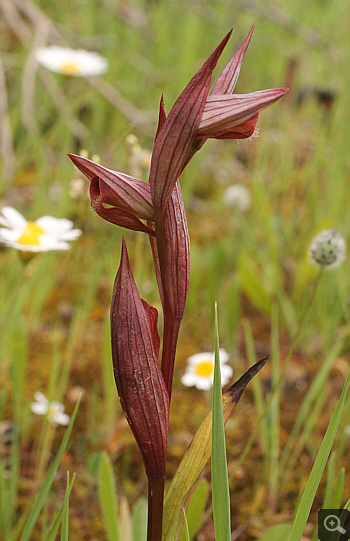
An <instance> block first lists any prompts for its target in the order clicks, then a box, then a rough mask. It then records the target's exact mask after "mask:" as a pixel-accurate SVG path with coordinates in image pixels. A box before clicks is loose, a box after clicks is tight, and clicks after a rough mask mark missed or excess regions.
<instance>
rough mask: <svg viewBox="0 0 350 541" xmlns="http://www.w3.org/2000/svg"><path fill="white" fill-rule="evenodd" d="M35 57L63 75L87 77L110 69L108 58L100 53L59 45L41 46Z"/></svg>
mask: <svg viewBox="0 0 350 541" xmlns="http://www.w3.org/2000/svg"><path fill="white" fill-rule="evenodd" d="M35 58H36V60H37V61H38V62H39V64H41V65H42V66H44V67H45V68H47V69H49V70H51V71H54V72H55V73H62V74H63V75H74V76H80V77H86V76H89V75H101V74H102V73H105V72H106V71H107V69H108V60H107V58H104V57H103V56H101V55H99V54H98V53H95V52H90V51H84V50H83V49H69V48H67V47H59V46H57V45H51V46H50V47H40V48H39V49H37V50H36V51H35Z"/></svg>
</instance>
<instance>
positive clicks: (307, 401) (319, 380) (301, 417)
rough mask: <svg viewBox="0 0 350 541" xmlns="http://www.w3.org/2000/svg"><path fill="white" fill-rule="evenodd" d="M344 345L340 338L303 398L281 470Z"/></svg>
mask: <svg viewBox="0 0 350 541" xmlns="http://www.w3.org/2000/svg"><path fill="white" fill-rule="evenodd" d="M343 346H344V341H343V340H340V341H339V342H337V343H336V344H335V345H334V347H333V348H332V349H331V351H330V352H329V354H328V356H327V357H326V359H325V362H324V364H323V366H322V367H321V369H320V370H319V371H318V372H317V375H316V376H315V378H314V380H313V382H312V384H311V386H310V389H309V391H308V393H307V395H306V397H305V398H304V400H303V403H302V405H301V407H300V409H299V412H298V416H297V418H296V421H295V423H294V425H293V428H292V431H291V433H290V436H289V439H288V442H287V445H286V446H285V448H284V451H283V453H282V457H281V464H280V467H281V471H283V470H284V468H285V467H286V464H287V463H288V461H289V457H290V455H291V452H292V450H293V447H294V444H295V442H296V440H297V439H298V437H299V434H300V431H301V429H302V427H303V425H304V424H305V423H306V422H307V420H308V418H309V414H310V411H311V408H312V406H313V404H314V402H315V401H317V398H318V397H319V396H320V395H323V394H324V386H325V384H326V381H327V378H328V374H329V372H330V371H331V369H332V366H333V363H334V361H335V359H336V358H337V356H338V355H339V353H340V352H341V351H342V349H343Z"/></svg>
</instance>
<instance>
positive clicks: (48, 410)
mask: <svg viewBox="0 0 350 541" xmlns="http://www.w3.org/2000/svg"><path fill="white" fill-rule="evenodd" d="M34 398H35V402H32V403H31V405H30V409H31V410H32V412H33V413H35V415H47V419H48V421H49V422H50V423H51V424H52V425H53V426H58V425H68V423H69V421H70V417H69V415H67V414H66V413H64V405H63V404H60V403H59V402H55V401H54V402H49V401H48V399H47V398H46V396H45V395H44V394H43V393H40V392H36V393H35V394H34Z"/></svg>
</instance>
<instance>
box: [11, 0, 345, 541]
mask: <svg viewBox="0 0 350 541" xmlns="http://www.w3.org/2000/svg"><path fill="white" fill-rule="evenodd" d="M9 6H12V9H10V10H9ZM29 8H38V9H34V11H33V9H32V10H30V9H29ZM0 12H1V19H0V30H1V32H0V46H1V57H2V64H3V70H4V74H5V79H6V80H5V83H6V90H7V99H8V118H9V121H10V125H11V132H12V136H9V137H8V139H7V143H8V144H9V149H10V150H9V151H7V152H6V153H5V155H3V156H1V157H0V159H1V166H2V184H1V188H0V197H1V204H2V205H11V206H13V207H15V208H17V209H18V210H19V211H20V212H22V213H23V215H25V217H26V218H27V219H28V220H29V219H31V220H35V219H36V218H38V217H39V216H42V215H46V214H48V215H52V216H55V217H62V218H63V217H64V218H70V219H72V220H74V224H75V227H79V228H81V229H82V231H83V235H82V236H81V238H80V239H79V240H78V241H77V242H75V243H72V248H71V250H70V251H69V252H67V253H63V252H62V253H59V252H56V253H46V254H41V255H38V256H37V257H35V258H34V259H32V260H31V261H29V262H23V261H22V260H21V259H20V257H19V254H18V253H17V252H16V251H15V250H13V249H9V248H5V247H1V249H0V250H1V251H0V276H1V289H0V295H1V299H0V307H1V325H0V335H1V338H0V348H1V360H0V362H1V364H0V388H1V390H0V420H1V421H2V424H1V425H0V426H1V427H2V432H1V435H2V437H1V440H0V457H1V469H0V476H1V478H0V502H1V506H2V510H3V511H4V512H3V513H2V514H1V512H0V515H1V516H2V517H5V516H6V517H8V518H2V519H0V526H1V529H0V539H1V535H3V539H6V541H8V539H9V537H6V535H7V536H8V535H9V532H10V531H11V532H14V531H15V528H14V527H13V525H16V524H18V519H19V517H23V516H25V515H26V513H27V512H29V511H28V510H29V509H30V508H31V505H32V501H33V494H35V493H36V491H37V490H38V487H39V486H40V482H41V479H42V476H43V474H44V472H45V471H46V470H47V468H48V464H49V463H51V461H52V459H53V458H54V456H55V452H57V449H58V447H59V444H60V441H61V439H62V437H63V433H64V431H63V429H62V428H59V429H57V430H56V431H54V430H53V429H52V428H51V427H49V426H48V425H47V422H46V420H45V419H42V418H39V417H35V416H34V415H33V414H32V413H31V411H30V408H29V404H30V403H31V402H32V401H33V394H34V392H35V391H38V390H41V391H42V392H44V393H45V394H46V395H47V396H48V397H49V399H50V400H58V401H62V402H63V403H64V404H65V406H66V411H67V412H68V413H69V414H71V413H72V411H73V409H74V405H75V402H76V396H77V393H78V392H79V390H83V393H84V394H83V397H82V402H81V405H80V409H79V412H78V415H77V418H76V422H75V424H74V428H73V432H72V436H71V439H70V443H69V446H68V447H67V449H66V451H65V453H64V455H63V459H62V461H61V464H60V467H59V470H58V474H57V476H56V479H55V482H54V485H53V489H52V491H51V492H50V494H49V496H48V498H47V500H46V503H45V506H44V510H43V513H42V514H41V515H40V517H39V520H38V523H37V525H36V526H35V529H34V533H33V537H32V538H31V539H33V540H35V541H36V540H37V539H41V538H42V539H44V538H45V536H44V535H46V534H45V532H47V531H48V526H47V525H48V524H49V522H50V520H51V518H52V516H53V515H54V513H55V509H58V508H59V507H60V505H61V504H62V502H63V500H64V497H65V492H66V473H65V472H66V470H70V471H71V472H72V473H73V472H76V473H77V476H76V480H75V483H74V486H73V488H72V491H71V494H70V524H69V528H70V532H71V538H72V539H77V540H80V539H81V540H85V539H86V540H89V541H91V540H93V539H94V538H95V539H99V540H100V541H103V539H107V537H104V536H105V535H106V534H105V529H104V526H103V520H102V514H101V510H100V507H99V504H98V488H97V487H98V481H97V480H98V478H99V475H100V476H101V473H100V474H99V472H101V464H100V462H101V455H100V453H101V452H102V451H107V453H108V454H109V456H110V459H111V461H112V463H113V466H114V471H115V474H116V480H117V481H116V482H117V490H118V493H119V494H120V495H121V494H125V495H126V496H127V498H128V501H129V504H130V505H131V506H133V505H134V504H135V502H136V501H137V500H138V499H139V498H140V496H142V495H145V490H146V483H145V476H144V474H143V471H142V465H141V461H140V457H139V454H138V451H137V449H136V446H135V444H134V443H133V440H132V436H131V433H130V431H129V429H128V427H127V425H126V422H125V421H124V419H123V415H122V412H121V409H120V406H119V403H118V400H117V397H116V391H115V385H114V380H113V373H112V367H111V354H110V345H109V303H110V298H111V290H112V285H113V280H114V277H115V274H116V270H117V267H118V265H119V258H120V247H121V238H122V236H124V237H125V239H126V241H127V245H128V249H129V252H130V256H131V263H132V268H133V271H134V274H135V278H136V282H137V284H138V287H139V290H140V293H141V296H143V297H145V298H146V299H147V301H148V302H150V303H151V304H153V305H154V306H156V307H157V308H158V309H160V301H159V298H158V296H157V289H156V285H155V282H154V280H153V269H152V265H153V263H152V259H151V255H150V250H149V245H148V239H147V237H146V236H145V235H143V234H142V233H137V234H136V233H133V232H129V231H126V230H121V229H119V228H117V227H114V226H112V225H111V224H108V223H106V222H103V221H102V220H101V219H100V218H99V217H97V216H95V215H94V214H93V213H92V211H91V210H90V208H89V200H88V198H87V197H86V196H85V194H84V195H82V196H81V197H80V198H79V199H72V197H71V196H70V189H71V182H72V180H73V179H74V178H76V177H77V171H76V170H75V169H74V167H73V165H72V164H71V163H70V160H69V159H68V158H67V156H66V154H67V153H68V152H73V153H77V154H79V153H80V151H81V149H86V150H87V151H88V152H89V157H91V156H92V155H93V154H95V153H96V154H99V156H100V159H101V163H102V164H103V165H105V166H106V167H109V168H111V169H115V170H120V171H123V172H126V173H131V172H130V159H131V156H130V152H129V149H128V145H127V144H126V141H125V139H126V137H127V135H128V134H130V133H132V134H135V135H136V136H137V137H138V138H139V142H140V144H141V145H142V147H143V148H145V149H148V150H151V149H152V144H153V137H154V133H155V127H156V117H157V108H158V103H159V99H160V96H161V94H162V93H163V94H164V98H165V106H166V109H167V111H169V110H170V108H171V106H172V104H173V103H174V101H175V99H176V98H177V96H178V95H179V93H180V92H181V91H182V89H183V88H184V86H185V85H186V84H187V82H188V80H189V79H190V78H191V76H192V75H193V74H194V73H195V71H196V69H198V67H199V66H200V65H201V63H202V62H203V61H204V60H205V59H206V58H207V56H208V55H209V54H210V53H211V52H212V50H213V49H214V48H215V46H216V45H217V44H218V43H219V41H220V40H221V39H222V38H223V36H224V35H225V34H226V33H227V31H228V30H229V29H230V28H231V27H233V28H234V33H233V36H232V38H231V40H230V42H229V45H228V46H227V47H226V50H225V51H224V54H223V58H222V59H221V60H220V64H219V68H220V67H221V68H222V67H223V66H224V65H225V61H227V60H228V59H229V58H230V56H231V55H232V53H233V52H234V51H235V50H236V48H237V47H238V46H239V45H240V44H241V42H242V41H243V39H244V38H245V37H246V35H247V33H248V31H249V29H250V27H251V25H252V24H253V23H254V22H255V23H256V28H255V32H254V34H253V39H252V42H251V44H250V46H249V48H248V51H247V53H246V57H245V59H244V62H243V66H242V70H241V74H240V78H239V81H238V84H237V87H236V92H238V93H245V92H251V91H254V90H260V89H264V88H273V87H281V86H285V85H287V86H290V89H291V90H290V93H289V94H288V95H287V96H286V97H284V98H283V99H282V100H281V101H280V102H278V103H277V104H275V105H274V106H272V107H271V108H270V109H268V110H266V111H264V112H262V113H261V115H260V118H259V131H260V135H259V137H254V138H252V139H251V140H244V141H240V142H236V141H208V142H207V143H206V145H205V146H204V147H203V149H202V150H201V151H200V153H198V154H197V155H196V156H195V158H194V159H193V160H192V162H191V163H190V164H189V166H188V167H187V169H186V171H185V172H184V174H183V176H182V179H181V186H182V189H183V195H184V201H185V207H186V210H187V217H188V225H189V232H190V236H191V254H192V268H191V281H190V289H189V295H188V302H187V307H186V312H185V317H184V320H183V324H182V329H181V333H180V340H179V350H178V358H177V364H176V368H175V379H174V395H173V405H172V411H171V428H170V431H171V435H170V441H169V463H168V474H169V479H171V477H172V476H173V474H174V472H175V470H176V467H177V465H178V463H179V461H180V459H181V456H182V455H183V453H184V451H185V449H186V448H187V445H188V443H189V441H190V440H191V437H192V436H193V434H194V433H195V431H196V429H197V427H198V426H199V424H200V422H201V421H202V419H203V417H204V415H205V413H206V412H207V410H208V407H209V406H208V403H207V401H206V397H205V395H203V394H202V393H201V392H200V391H197V390H196V389H186V388H183V387H182V386H181V383H180V378H181V375H182V373H183V371H184V369H185V365H186V358H187V357H188V356H189V355H191V354H193V353H196V352H200V351H213V349H214V301H215V300H217V301H218V306H219V324H220V345H221V347H225V348H226V349H227V351H229V353H230V364H231V365H232V366H233V367H234V371H235V375H234V377H235V379H237V378H238V377H239V376H240V375H241V374H242V373H243V371H244V370H245V369H246V368H247V366H248V361H249V363H252V362H253V361H254V356H255V355H256V357H257V358H262V357H264V356H265V355H267V354H268V353H272V360H271V361H270V363H269V366H266V367H265V368H264V369H263V371H262V373H261V376H260V375H259V376H258V380H257V381H256V382H253V384H251V385H250V388H249V389H248V390H247V392H246V393H245V394H244V396H243V398H242V400H241V403H240V404H239V406H238V407H237V409H236V410H235V412H234V414H233V416H232V419H231V420H230V421H229V423H228V425H227V429H226V437H227V455H228V468H229V473H230V471H231V472H232V475H231V476H230V488H231V508H232V526H233V528H238V527H241V528H242V532H241V537H240V539H242V540H243V541H249V540H252V539H255V538H256V537H260V536H262V534H263V532H264V531H265V529H266V527H267V526H269V525H271V524H275V523H277V522H286V521H290V520H291V517H292V515H293V512H294V509H295V505H296V503H297V500H298V498H299V497H300V494H301V491H302V490H303V488H304V486H305V482H306V479H307V477H308V475H309V473H310V470H311V467H312V464H313V462H314V460H315V456H316V453H317V451H318V449H319V446H320V442H321V440H322V438H323V435H324V432H325V429H326V427H327V424H328V422H329V420H330V417H331V414H332V413H333V411H334V408H335V405H336V403H337V401H338V399H339V396H340V392H341V389H342V388H343V385H344V381H345V377H346V374H347V371H348V364H349V335H350V306H349V300H350V286H349V272H350V267H349V262H348V261H345V263H344V264H343V265H342V266H341V267H339V269H335V270H332V271H329V272H325V273H324V274H323V276H322V277H321V281H320V285H319V287H318V288H317V290H316V293H315V296H314V298H312V297H313V293H312V291H313V284H314V283H315V280H316V278H317V274H318V270H317V268H316V267H314V266H312V265H311V264H310V263H309V261H308V257H307V251H308V247H309V245H310V242H311V240H312V238H313V237H314V236H315V234H316V233H318V232H319V231H320V230H322V229H326V228H331V227H334V228H336V229H337V230H338V231H339V232H341V234H342V235H343V236H344V238H345V239H349V234H350V220H349V203H350V184H349V174H350V162H349V146H350V131H349V113H348V111H349V109H350V103H349V102H350V94H349V90H348V89H349V84H350V80H349V79H350V72H349V60H350V47H349V45H350V43H349V32H348V22H349V15H350V14H349V5H348V3H347V2H346V1H345V0H340V1H339V0H338V1H335V0H323V1H322V2H320V1H316V0H311V1H309V2H305V1H301V0H295V1H293V2H290V1H287V0H284V1H283V0H280V1H279V2H277V1H276V2H270V1H269V2H259V1H249V2H243V1H228V2H206V1H201V2H192V1H190V2H181V1H166V2H165V1H163V2H162V1H158V2H152V1H149V2H145V3H141V2H139V3H138V2H130V3H128V2H113V1H112V0H101V1H97V0H87V1H83V0H74V1H73V0H69V1H68V0H62V1H61V2H53V1H49V0H47V1H40V2H39V1H37V2H36V3H33V4H31V3H30V2H27V0H25V1H22V2H21V1H19V0H15V1H13V2H11V1H6V0H1V1H0ZM30 14H32V15H30ZM45 36H46V37H47V39H46V40H45ZM45 43H55V44H60V45H63V46H70V47H73V48H86V49H90V50H95V51H98V52H99V53H101V54H102V55H104V56H106V57H107V58H108V61H109V71H108V72H107V73H106V74H105V75H104V76H102V77H101V78H99V79H92V80H90V79H89V80H85V79H84V78H71V77H65V76H61V75H56V74H53V73H50V72H48V71H45V70H44V68H38V67H37V66H35V63H33V62H32V56H33V52H34V50H35V48H36V47H37V46H38V45H44V44H45ZM214 78H215V73H214ZM120 97H122V99H123V100H126V104H125V102H123V103H122V105H120ZM116 105H117V106H116ZM125 113H126V114H125ZM11 149H12V151H13V153H12V151H11ZM145 178H146V177H145ZM236 183H237V184H244V185H245V186H247V187H248V188H249V190H250V192H251V195H252V203H251V206H250V207H249V209H248V210H247V211H246V212H245V213H241V214H240V213H237V212H236V211H235V210H233V209H229V208H227V206H225V204H224V192H225V189H226V188H227V186H229V185H230V184H236ZM86 188H87V184H86ZM311 300H313V302H312V306H311V308H310V310H309V312H308V314H307V317H306V319H305V320H304V322H303V325H302V329H301V333H300V338H299V340H298V343H297V345H296V348H295V350H294V352H293V355H292V358H291V362H290V364H289V366H288V370H287V372H286V374H285V379H284V385H283V387H282V388H281V389H280V392H279V393H277V394H276V396H275V398H274V400H273V401H272V403H271V407H270V408H269V410H268V412H267V414H265V416H264V420H263V422H262V423H260V425H259V427H258V429H257V430H258V433H257V438H256V439H255V441H254V443H253V445H252V448H251V450H250V452H249V454H248V456H247V458H246V459H245V461H244V462H243V463H242V464H241V465H240V466H239V468H236V469H235V467H236V465H237V461H238V460H239V458H240V456H241V454H242V452H243V450H244V447H245V444H246V443H247V441H248V440H249V437H250V435H251V433H252V432H253V431H254V430H255V429H256V425H257V419H258V416H259V413H261V412H263V410H264V403H265V402H266V400H267V399H268V395H269V393H270V391H271V388H273V386H274V385H275V384H276V382H277V380H278V376H279V374H280V366H281V365H282V364H283V360H284V358H285V356H286V355H287V353H288V350H289V347H290V344H291V342H292V339H293V336H294V335H295V333H296V332H297V331H298V329H299V323H300V320H301V317H302V315H303V314H304V313H305V310H306V309H307V307H308V306H309V304H310V302H311ZM161 323H162V322H161V321H160V327H161ZM344 408H345V410H344V414H343V417H342V420H341V422H340V426H339V430H338V433H337V436H336V440H335V444H334V449H335V450H336V454H335V455H332V456H333V458H332V460H333V462H332V463H331V465H330V469H329V471H330V472H331V473H329V476H330V478H331V480H332V482H333V480H334V479H335V478H336V477H337V475H338V472H341V471H342V470H341V468H342V466H344V465H345V464H346V463H348V462H349V458H350V455H349V453H350V450H349V434H348V431H346V426H347V425H348V424H349V413H350V402H349V398H348V399H347V401H346V402H345V406H344ZM296 419H297V423H296V424H295V422H296ZM9 420H10V421H12V422H13V424H11V425H8V424H7V425H6V424H5V421H9ZM5 427H7V428H6V430H7V429H8V431H6V430H5ZM293 427H294V428H293ZM103 460H105V458H104V459H103ZM106 467H107V466H106ZM331 468H333V470H332V469H331ZM1 472H2V473H1ZM8 472H10V474H8ZM332 472H333V473H332ZM332 475H333V477H332ZM339 475H340V477H338V484H340V485H341V483H342V482H343V483H344V484H345V487H346V489H345V497H347V496H348V492H349V487H350V480H349V471H347V472H345V473H343V474H339ZM341 476H343V477H341ZM342 478H343V481H341V479H342ZM339 479H340V481H339ZM325 482H326V480H325V479H324V480H322V481H321V486H320V489H319V491H318V493H317V495H316V500H315V504H314V508H313V512H312V514H311V516H310V524H309V525H308V526H307V528H308V527H309V530H306V534H307V535H309V536H310V537H311V535H312V531H313V526H315V522H316V514H315V512H316V510H317V508H318V507H320V506H321V505H322V502H323V499H324V492H325V488H324V487H325ZM332 482H330V484H332ZM330 484H328V495H329V494H331V493H332V490H333V488H334V490H336V487H333V488H329V486H330ZM337 486H338V485H337ZM339 491H340V488H339V486H338V493H339ZM8 495H10V496H9V497H7V496H8ZM120 498H122V497H121V496H120ZM120 498H119V499H120ZM340 499H341V496H340ZM338 500H339V498H338ZM122 501H123V502H124V500H123V498H122ZM330 501H331V496H329V498H328V503H329V502H330ZM335 501H336V502H337V500H335ZM337 503H338V502H337ZM341 503H342V504H344V503H345V501H344V500H342V501H341ZM123 505H124V504H123ZM339 505H340V503H339ZM5 512H6V513H5ZM65 516H66V515H65ZM207 519H208V520H207V522H206V523H205V525H204V530H203V532H202V534H198V541H199V540H200V539H207V540H210V539H212V538H213V537H212V536H213V534H212V524H211V519H210V517H208V516H207ZM19 529H20V524H19ZM42 532H44V533H42ZM200 535H202V536H203V535H204V536H205V537H200ZM41 536H42V537H41ZM11 539H12V538H11ZM13 539H16V537H13Z"/></svg>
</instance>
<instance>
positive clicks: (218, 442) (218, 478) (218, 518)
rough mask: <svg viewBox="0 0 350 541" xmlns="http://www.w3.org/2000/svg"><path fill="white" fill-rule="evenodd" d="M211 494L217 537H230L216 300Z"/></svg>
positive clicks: (224, 538) (225, 539)
mask: <svg viewBox="0 0 350 541" xmlns="http://www.w3.org/2000/svg"><path fill="white" fill-rule="evenodd" d="M212 434H213V437H212V459H211V472H212V474H211V477H212V496H213V517H214V529H215V537H216V539H218V540H220V541H230V539H231V526H230V492H229V485H228V472H227V459H226V444H225V423H224V413H223V406H222V390H221V370H220V356H219V329H218V314H217V304H216V303H215V366H214V384H213V420H212Z"/></svg>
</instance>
